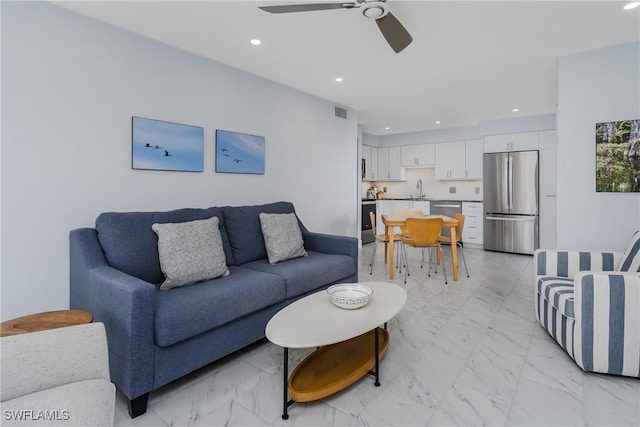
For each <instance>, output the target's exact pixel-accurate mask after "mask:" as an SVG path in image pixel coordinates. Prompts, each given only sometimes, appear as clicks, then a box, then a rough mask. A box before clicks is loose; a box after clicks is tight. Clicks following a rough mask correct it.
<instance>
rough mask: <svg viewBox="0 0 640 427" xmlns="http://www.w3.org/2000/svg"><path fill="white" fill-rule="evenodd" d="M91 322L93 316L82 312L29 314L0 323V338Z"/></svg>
mask: <svg viewBox="0 0 640 427" xmlns="http://www.w3.org/2000/svg"><path fill="white" fill-rule="evenodd" d="M92 321H93V315H92V314H91V313H89V312H88V311H84V310H56V311H47V312H44V313H35V314H29V315H28V316H22V317H17V318H15V319H11V320H7V321H6V322H2V323H0V337H8V336H11V335H19V334H24V333H27V332H38V331H46V330H48V329H55V328H64V327H65V326H74V325H82V324H84V323H91V322H92Z"/></svg>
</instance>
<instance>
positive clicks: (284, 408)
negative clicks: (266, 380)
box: [282, 347, 289, 420]
mask: <svg viewBox="0 0 640 427" xmlns="http://www.w3.org/2000/svg"><path fill="white" fill-rule="evenodd" d="M283 371H284V374H283V377H284V382H283V384H282V385H283V387H282V389H283V395H284V400H283V402H284V404H283V405H282V419H283V420H287V419H289V414H287V409H288V408H289V393H288V390H287V385H288V384H287V381H288V379H289V378H288V377H289V349H288V348H287V347H285V348H284V368H283Z"/></svg>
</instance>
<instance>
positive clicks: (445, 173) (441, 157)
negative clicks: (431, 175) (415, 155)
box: [435, 141, 466, 180]
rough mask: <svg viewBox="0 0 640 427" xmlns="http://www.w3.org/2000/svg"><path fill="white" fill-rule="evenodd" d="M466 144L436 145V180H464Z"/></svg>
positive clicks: (461, 142)
mask: <svg viewBox="0 0 640 427" xmlns="http://www.w3.org/2000/svg"><path fill="white" fill-rule="evenodd" d="M465 157H466V154H465V142H464V141H458V142H444V143H441V144H436V173H435V174H436V179H439V180H448V179H464V172H465Z"/></svg>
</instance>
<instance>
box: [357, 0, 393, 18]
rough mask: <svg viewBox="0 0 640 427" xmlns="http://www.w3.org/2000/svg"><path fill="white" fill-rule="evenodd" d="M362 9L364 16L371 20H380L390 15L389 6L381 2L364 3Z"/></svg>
mask: <svg viewBox="0 0 640 427" xmlns="http://www.w3.org/2000/svg"><path fill="white" fill-rule="evenodd" d="M361 9H362V14H363V15H364V16H366V17H367V18H369V19H379V18H382V17H384V16H385V15H386V14H387V13H389V6H387V5H386V4H385V3H383V2H380V1H376V2H370V3H364V4H363V5H362V6H361Z"/></svg>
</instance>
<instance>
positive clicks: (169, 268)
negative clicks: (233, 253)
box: [151, 216, 229, 290]
mask: <svg viewBox="0 0 640 427" xmlns="http://www.w3.org/2000/svg"><path fill="white" fill-rule="evenodd" d="M151 229H152V230H153V231H154V232H155V233H156V234H157V235H158V252H159V255H160V267H161V269H162V272H163V273H164V276H165V280H164V282H162V285H160V289H161V290H168V289H171V288H177V287H179V286H186V285H192V284H194V283H197V282H201V281H203V280H210V279H215V278H218V277H220V276H228V275H229V269H228V268H227V264H226V261H225V257H224V250H223V249H222V238H221V237H220V230H219V229H218V218H217V217H215V216H214V217H211V218H209V219H199V220H195V221H188V222H180V223H177V224H174V223H169V224H153V226H151Z"/></svg>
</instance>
